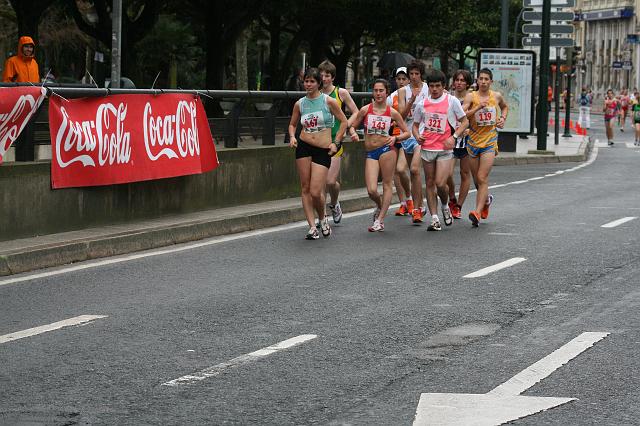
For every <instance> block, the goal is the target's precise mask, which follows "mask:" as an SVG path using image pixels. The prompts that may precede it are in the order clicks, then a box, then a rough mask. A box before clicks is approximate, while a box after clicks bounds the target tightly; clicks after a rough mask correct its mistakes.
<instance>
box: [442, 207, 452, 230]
mask: <svg viewBox="0 0 640 426" xmlns="http://www.w3.org/2000/svg"><path fill="white" fill-rule="evenodd" d="M442 220H444V224H445V225H446V226H451V225H453V216H451V210H449V207H445V206H442Z"/></svg>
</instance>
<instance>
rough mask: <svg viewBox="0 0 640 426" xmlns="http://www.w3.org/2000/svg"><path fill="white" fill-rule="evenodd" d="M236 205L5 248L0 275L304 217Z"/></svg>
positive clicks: (350, 202)
mask: <svg viewBox="0 0 640 426" xmlns="http://www.w3.org/2000/svg"><path fill="white" fill-rule="evenodd" d="M592 146H593V142H592V141H591V140H589V141H588V142H587V144H586V146H585V149H584V152H583V153H582V154H578V155H559V156H555V155H554V156H546V155H545V156H542V155H541V156H528V157H503V158H496V163H495V165H496V166H503V165H519V164H542V163H561V162H570V161H572V162H578V161H585V160H586V159H587V158H588V155H589V152H590V151H591V148H592ZM340 205H341V206H342V210H343V211H344V212H345V213H347V212H354V211H359V210H363V209H368V208H373V203H372V202H371V200H370V199H369V197H368V196H367V195H366V191H360V193H359V194H358V195H356V196H351V197H344V198H343V199H342V200H340ZM239 210H241V212H240V213H237V215H227V216H225V217H220V218H212V219H207V220H199V221H191V222H188V223H183V224H177V225H176V224H172V225H166V226H155V227H148V228H143V229H138V230H136V231H131V232H121V233H117V234H112V235H106V236H101V237H96V238H91V239H86V240H75V241H69V242H64V243H57V244H49V245H43V246H37V247H30V248H28V249H25V250H17V251H14V252H8V253H4V254H2V255H0V276H6V275H13V274H19V273H24V272H29V271H33V270H37V269H43V268H50V267H55V266H62V265H66V264H70V263H75V262H81V261H86V260H93V259H99V258H104V257H109V256H116V255H124V254H128V253H133V252H137V251H142V250H150V249H157V248H160V247H167V246H171V245H175V244H182V243H188V242H192V241H197V240H202V239H205V238H211V237H219V236H222V235H228V234H235V233H240V232H246V231H252V230H256V229H262V228H268V227H272V226H277V225H284V224H287V223H292V222H297V221H303V220H304V212H303V211H302V208H301V206H300V204H299V203H297V202H295V203H287V205H286V206H284V207H271V208H268V209H262V210H261V211H258V212H254V213H252V214H251V213H250V214H246V212H245V211H244V210H242V209H239Z"/></svg>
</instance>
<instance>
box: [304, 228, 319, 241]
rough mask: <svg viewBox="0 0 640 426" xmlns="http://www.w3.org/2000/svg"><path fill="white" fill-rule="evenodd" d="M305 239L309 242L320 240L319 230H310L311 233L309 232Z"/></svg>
mask: <svg viewBox="0 0 640 426" xmlns="http://www.w3.org/2000/svg"><path fill="white" fill-rule="evenodd" d="M304 238H305V239H307V240H317V239H318V238H320V233H318V229H317V228H315V227H313V228H309V232H307V235H306V236H305V237H304Z"/></svg>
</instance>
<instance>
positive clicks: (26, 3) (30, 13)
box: [9, 0, 56, 42]
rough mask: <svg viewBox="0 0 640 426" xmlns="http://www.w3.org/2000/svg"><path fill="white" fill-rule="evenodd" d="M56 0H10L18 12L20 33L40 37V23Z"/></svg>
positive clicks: (16, 12)
mask: <svg viewBox="0 0 640 426" xmlns="http://www.w3.org/2000/svg"><path fill="white" fill-rule="evenodd" d="M55 1H56V0H9V3H11V7H13V10H14V11H15V14H16V20H17V22H18V35H19V36H23V35H26V36H30V37H32V38H33V39H34V40H36V42H37V39H38V25H39V24H40V20H41V19H42V15H43V14H44V12H45V11H46V10H47V9H48V8H49V6H51V5H52V4H53V3H54V2H55Z"/></svg>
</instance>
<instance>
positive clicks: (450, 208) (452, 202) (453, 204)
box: [447, 198, 456, 212]
mask: <svg viewBox="0 0 640 426" xmlns="http://www.w3.org/2000/svg"><path fill="white" fill-rule="evenodd" d="M447 205H448V206H449V210H450V211H451V212H453V209H454V208H455V207H456V202H455V201H453V200H452V199H451V198H450V199H449V202H448V203H447Z"/></svg>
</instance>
